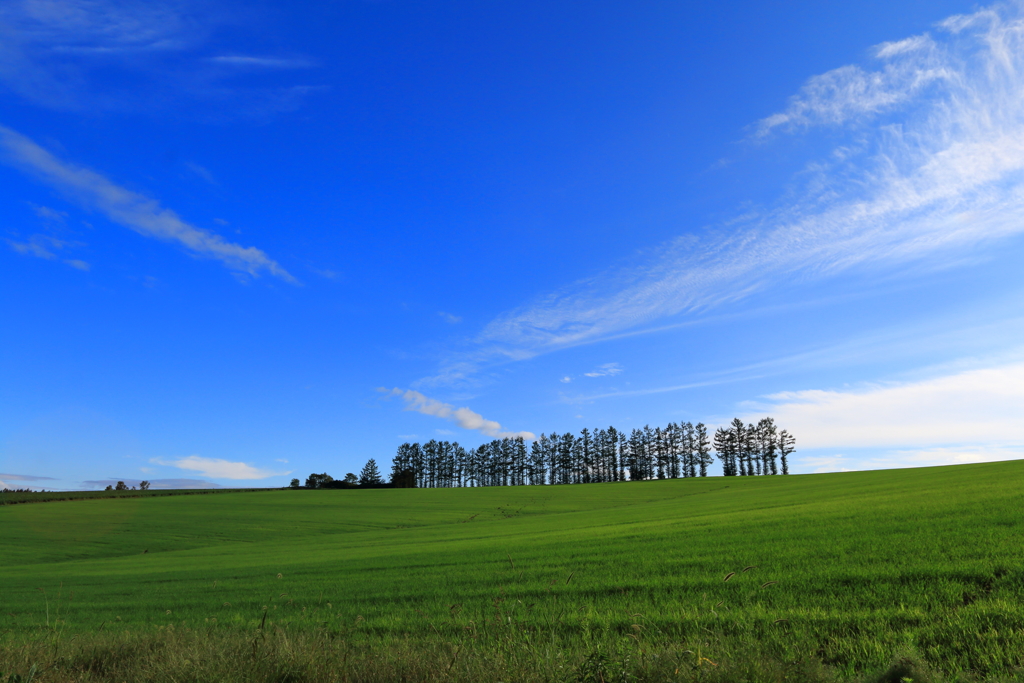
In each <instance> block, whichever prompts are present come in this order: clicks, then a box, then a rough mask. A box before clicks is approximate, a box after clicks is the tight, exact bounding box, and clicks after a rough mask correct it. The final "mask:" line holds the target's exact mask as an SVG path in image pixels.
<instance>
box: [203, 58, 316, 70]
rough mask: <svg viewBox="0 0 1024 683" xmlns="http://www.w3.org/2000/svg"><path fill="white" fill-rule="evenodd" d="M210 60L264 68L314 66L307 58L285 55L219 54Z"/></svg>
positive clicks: (302, 67)
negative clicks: (287, 56)
mask: <svg viewBox="0 0 1024 683" xmlns="http://www.w3.org/2000/svg"><path fill="white" fill-rule="evenodd" d="M210 61H211V62H214V63H216V64H226V65H228V66H240V67H257V68H264V69H305V68H308V67H311V66H315V64H314V63H313V62H311V61H310V60H308V59H301V58H286V57H254V56H251V55H221V56H219V57H212V58H211V59H210Z"/></svg>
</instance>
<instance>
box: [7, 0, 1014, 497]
mask: <svg viewBox="0 0 1024 683" xmlns="http://www.w3.org/2000/svg"><path fill="white" fill-rule="evenodd" d="M691 5H693V3H677V2H651V3H643V5H642V7H637V6H635V3H622V2H618V3H608V2H590V3H551V2H523V1H519V2H515V3H511V2H489V3H479V2H472V3H470V2H435V3H422V2H418V3H413V2H403V1H399V0H383V1H374V2H371V1H354V2H323V3H316V2H310V3H301V6H299V7H296V6H295V3H274V2H263V3H245V4H242V3H231V2H218V1H214V2H204V3H198V2H190V1H188V0H182V1H180V2H163V1H160V0H156V1H149V2H134V1H130V0H129V1H124V2H112V1H110V0H13V1H12V2H8V3H4V5H3V6H2V7H0V207H2V212H0V483H2V484H4V485H7V486H9V487H12V488H13V487H19V486H33V487H40V486H45V487H47V488H82V487H85V488H89V487H94V486H102V485H104V484H105V483H106V482H107V481H109V480H112V479H114V480H116V479H125V480H128V481H134V480H139V479H149V480H152V481H155V482H157V485H158V486H172V485H173V486H178V485H186V484H187V485H208V484H216V485H221V486H250V485H256V486H268V485H282V484H284V483H286V482H287V481H288V480H289V479H290V478H291V477H292V476H298V477H300V478H304V477H305V476H306V475H308V474H309V473H310V472H313V471H316V472H323V471H327V472H329V473H331V474H333V475H334V476H336V477H340V476H343V475H344V474H345V472H349V471H358V469H359V468H360V467H361V466H362V464H363V463H364V462H365V461H366V460H367V459H368V458H371V457H373V458H376V459H377V461H378V462H379V463H381V464H382V465H386V464H387V463H388V462H389V461H390V457H391V455H392V454H393V453H394V449H395V447H396V446H397V445H398V444H400V443H401V442H402V441H403V440H428V439H430V438H446V439H449V440H458V441H459V442H460V443H463V444H465V445H476V444H478V443H480V442H483V441H485V440H489V439H491V438H493V437H494V436H495V435H501V434H507V433H508V434H514V433H531V434H540V433H541V432H551V431H557V432H563V431H567V430H571V431H579V430H580V429H582V428H583V427H590V428H594V427H599V426H607V425H609V424H611V425H614V426H616V427H617V428H619V429H626V430H629V429H632V428H634V427H639V426H643V425H644V424H651V425H664V424H666V423H668V422H670V421H692V422H697V421H703V422H705V423H707V424H709V425H711V426H715V425H718V424H720V423H723V422H725V421H728V420H729V419H731V418H732V417H733V416H737V415H738V416H742V417H745V418H748V419H754V418H756V417H759V416H763V415H766V414H767V415H773V416H774V417H775V418H776V421H777V422H778V423H780V425H781V426H782V427H785V428H787V429H789V430H790V431H792V432H793V433H795V435H796V437H797V447H798V451H797V455H796V457H795V463H794V468H793V469H794V471H796V472H813V471H835V470H842V469H867V468H879V467H903V466H920V465H929V464H944V463H954V462H977V461H986V460H998V459H1006V458H1018V457H1024V420H1021V416H1022V415H1024V344H1022V342H1021V339H1024V334H1022V333H1024V311H1022V307H1021V301H1022V300H1024V299H1022V294H1024V274H1022V268H1021V267H1020V262H1021V257H1022V255H1024V235H1022V233H1024V10H1022V6H1021V5H1020V4H1017V3H1009V4H1004V5H993V6H987V7H981V8H979V6H977V5H974V4H970V3H966V2H909V1H888V2H859V3H815V2H790V3H764V2H728V3H707V6H706V7H693V6H691ZM713 470H714V471H715V472H717V471H718V469H717V466H716V467H715V468H713ZM203 482H205V484H203Z"/></svg>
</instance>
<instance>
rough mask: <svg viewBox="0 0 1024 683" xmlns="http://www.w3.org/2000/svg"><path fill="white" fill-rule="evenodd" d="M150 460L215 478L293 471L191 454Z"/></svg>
mask: <svg viewBox="0 0 1024 683" xmlns="http://www.w3.org/2000/svg"><path fill="white" fill-rule="evenodd" d="M150 462H151V463H153V464H155V465H164V466H165V467H177V468H178V469H182V470H190V471H192V472H198V473H200V474H202V475H203V476H205V477H213V478H215V479H266V478H267V477H276V476H280V475H283V474H291V472H271V471H269V470H262V469H259V468H257V467H253V466H252V465H248V464H246V463H244V462H231V461H230V460H220V459H217V458H203V457H201V456H198V455H190V456H188V457H186V458H181V459H179V460H170V461H165V460H161V459H160V458H152V459H151V460H150Z"/></svg>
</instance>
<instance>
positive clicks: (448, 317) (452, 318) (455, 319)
mask: <svg viewBox="0 0 1024 683" xmlns="http://www.w3.org/2000/svg"><path fill="white" fill-rule="evenodd" d="M438 315H439V316H441V318H442V319H443V320H444V321H445V322H446V323H450V324H452V325H457V324H459V323H461V322H462V318H460V317H459V316H457V315H452V314H451V313H445V312H444V311H439V312H438Z"/></svg>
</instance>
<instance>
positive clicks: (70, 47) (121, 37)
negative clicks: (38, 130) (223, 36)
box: [0, 0, 318, 119]
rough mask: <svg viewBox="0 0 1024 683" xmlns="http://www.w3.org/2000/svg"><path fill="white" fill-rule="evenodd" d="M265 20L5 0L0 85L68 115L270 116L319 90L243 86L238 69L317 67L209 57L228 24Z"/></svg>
mask: <svg viewBox="0 0 1024 683" xmlns="http://www.w3.org/2000/svg"><path fill="white" fill-rule="evenodd" d="M247 13H248V14H247ZM257 13H258V12H257ZM257 13H253V12H251V11H249V10H247V9H246V8H242V7H236V8H234V9H232V10H226V8H225V6H224V5H223V4H222V3H211V2H197V1H196V0H7V1H6V2H0V85H3V86H4V90H6V91H9V92H12V93H14V94H15V95H17V96H20V97H22V98H24V99H25V100H27V101H29V102H32V103H34V104H40V105H43V106H47V107H52V108H56V109H64V110H106V111H114V112H117V113H119V114H121V113H124V112H125V111H130V110H132V109H146V110H149V109H166V108H168V107H174V110H175V114H176V115H178V116H181V115H182V114H185V115H187V113H188V109H189V106H190V105H191V106H193V107H194V108H195V109H194V111H195V113H196V115H198V116H200V117H202V118H204V119H209V118H210V117H211V116H214V117H230V118H236V117H238V116H256V117H259V118H265V117H266V116H267V115H268V114H273V113H276V112H279V111H289V110H292V109H295V108H296V107H297V106H298V104H299V103H300V102H301V101H302V99H304V97H305V96H306V95H307V94H308V93H310V92H312V91H315V90H317V89H318V88H317V87H316V86H309V85H300V86H295V85H283V84H281V85H273V84H269V83H265V82H263V83H259V84H255V85H252V86H245V85H242V84H240V83H238V81H237V79H236V78H235V76H236V75H237V73H238V71H239V69H240V68H248V69H253V68H259V69H264V70H266V69H277V70H283V69H295V68H299V67H308V66H315V64H314V63H313V62H311V61H310V60H308V59H303V58H299V57H295V56H290V57H274V56H246V55H222V56H221V57H213V58H212V59H211V58H209V55H208V51H207V50H203V48H204V47H205V46H206V45H207V44H208V43H210V42H211V38H213V37H214V36H216V35H218V34H219V33H220V31H221V29H222V27H224V26H225V25H233V28H238V27H239V26H240V25H243V24H244V25H245V26H246V27H247V28H250V29H251V28H258V27H261V24H263V22H261V21H259V20H258V19H257V20H256V21H253V19H254V16H255V14H257ZM240 20H241V24H240V23H239V21H240Z"/></svg>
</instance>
